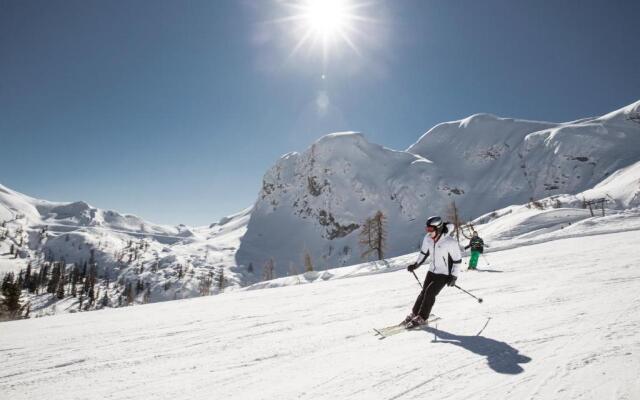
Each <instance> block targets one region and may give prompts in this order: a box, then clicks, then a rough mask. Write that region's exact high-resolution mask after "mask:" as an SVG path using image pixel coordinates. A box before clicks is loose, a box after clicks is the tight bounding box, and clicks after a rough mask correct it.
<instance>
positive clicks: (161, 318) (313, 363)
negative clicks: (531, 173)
mask: <svg viewBox="0 0 640 400" xmlns="http://www.w3.org/2000/svg"><path fill="white" fill-rule="evenodd" d="M498 211H499V212H500V213H503V214H504V215H503V217H498V218H496V219H494V220H492V221H491V222H488V223H486V225H484V226H480V225H479V227H480V228H481V229H482V231H483V232H487V236H490V235H489V233H488V232H489V230H495V232H513V233H514V235H515V236H512V239H516V240H519V245H518V246H517V247H515V248H511V249H502V250H501V249H499V247H500V246H502V244H507V245H508V244H509V243H508V241H509V240H511V239H508V238H506V237H505V238H503V239H504V240H499V239H495V240H493V239H492V240H491V245H492V247H491V248H490V249H489V250H490V252H489V253H487V254H486V256H485V257H483V258H482V259H481V264H480V268H481V270H480V271H466V270H463V272H462V276H461V277H460V279H459V284H460V285H461V286H462V287H463V288H465V289H467V290H469V291H471V292H472V293H474V294H475V295H477V296H481V297H482V298H483V299H484V302H483V303H482V304H479V303H478V302H476V301H475V300H474V299H472V298H471V297H469V296H468V295H466V294H465V293H463V292H461V291H459V290H456V289H455V288H445V289H443V291H442V292H441V293H440V295H439V296H438V299H437V301H436V304H435V307H434V309H433V312H434V313H435V314H437V315H438V316H440V317H441V318H442V319H441V320H440V321H438V322H437V324H436V325H434V326H432V327H429V328H426V329H424V330H422V331H412V332H404V333H401V334H399V335H396V336H392V337H389V338H386V339H382V340H381V339H379V338H378V337H376V336H375V335H374V334H373V331H372V328H374V327H383V326H387V325H390V324H393V323H397V322H398V321H399V320H401V319H402V318H403V317H404V315H405V314H406V313H407V312H408V310H409V308H410V306H411V304H412V303H413V301H414V299H415V296H416V295H417V294H418V291H419V287H418V285H417V283H416V281H415V280H414V278H413V277H412V276H411V275H410V274H408V273H407V272H406V270H404V267H405V266H406V264H407V260H408V259H409V258H411V259H414V257H415V254H412V255H407V256H403V257H400V258H397V259H389V260H386V262H385V263H381V262H372V263H366V264H361V265H354V266H350V267H344V268H339V269H332V270H327V271H323V272H314V273H309V274H305V276H306V275H310V276H319V275H324V278H320V277H319V279H317V280H316V281H315V283H312V284H304V285H298V284H296V282H295V281H293V278H294V277H289V278H281V279H279V281H280V282H279V283H280V286H283V287H277V288H274V289H269V290H242V291H234V292H230V293H224V294H223V295H219V296H212V297H202V298H197V299H189V300H179V301H174V302H166V303H161V304H148V305H144V306H140V307H127V308H122V309H110V310H104V311H100V312H93V313H81V314H72V315H58V316H55V317H51V318H38V319H30V320H23V321H12V322H5V323H2V327H1V328H0V329H2V334H1V335H0V354H2V355H3V357H4V358H3V363H2V373H1V374H0V393H3V394H4V395H5V396H6V397H7V398H11V399H34V398H45V397H46V398H50V399H54V400H55V399H68V398H106V397H108V398H111V399H114V400H117V399H132V398H146V397H151V398H163V399H164V398H166V399H176V398H177V399H192V400H197V399H210V398H212V397H214V398H233V399H314V400H317V399H337V398H339V399H424V398H437V399H478V400H485V399H486V400H489V399H541V400H555V399H567V400H573V399H587V400H591V399H593V400H596V399H603V398H614V399H637V398H640V381H639V380H638V379H637V378H638V371H640V357H638V354H639V353H640V335H638V331H639V330H640V313H638V312H637V310H638V307H640V297H639V296H638V284H637V283H638V281H639V280H640V270H639V269H638V268H636V264H637V261H636V257H635V254H634V252H633V251H632V249H636V248H638V246H640V235H638V231H639V229H640V213H639V212H638V210H637V209H636V210H635V211H633V210H628V211H624V212H619V213H616V214H612V215H607V216H605V217H601V216H594V217H591V216H590V215H589V211H588V210H584V209H580V210H576V209H569V208H567V209H564V208H559V209H546V210H538V209H536V208H527V207H526V206H514V207H511V208H509V209H504V210H498ZM580 213H582V214H586V215H582V216H581V217H580V218H582V219H581V221H582V222H581V223H579V224H578V223H576V222H575V219H576V217H579V216H577V215H576V214H580ZM554 221H555V222H556V224H555V227H556V229H555V231H554V232H551V231H546V232H545V231H544V230H545V228H543V227H546V229H550V228H551V227H553V226H554V225H553V222H554ZM572 221H573V223H572V224H571V226H570V227H567V224H568V223H571V222H572ZM493 225H495V226H493ZM498 225H500V226H499V227H498ZM558 225H564V226H565V228H564V229H561V228H559V227H558ZM566 229H572V232H571V233H570V235H567V236H564V237H561V236H556V237H555V239H553V240H551V241H542V242H539V243H537V244H536V241H538V240H542V239H544V238H545V237H546V238H549V237H550V236H548V235H561V234H564V232H565V230H566ZM516 231H517V232H519V233H518V234H516V233H515V232H516ZM613 232H617V233H613ZM525 234H528V235H529V236H530V238H529V239H528V240H527V239H525V238H524V237H522V235H525ZM466 261H467V259H466V258H465V260H464V262H465V263H466ZM487 262H488V263H490V264H487ZM417 273H418V274H419V275H420V277H421V278H423V277H424V268H420V269H418V270H417ZM338 278H342V279H338ZM300 279H301V280H303V281H304V276H301V277H300ZM287 280H288V283H287V282H284V281H287ZM299 282H300V281H299ZM87 382H111V383H116V384H115V385H113V384H110V385H93V386H91V388H88V387H87Z"/></svg>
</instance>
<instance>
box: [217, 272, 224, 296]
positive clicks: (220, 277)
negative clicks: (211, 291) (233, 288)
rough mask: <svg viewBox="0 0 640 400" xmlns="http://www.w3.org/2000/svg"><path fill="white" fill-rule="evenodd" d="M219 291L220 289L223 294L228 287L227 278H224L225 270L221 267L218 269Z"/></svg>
mask: <svg viewBox="0 0 640 400" xmlns="http://www.w3.org/2000/svg"><path fill="white" fill-rule="evenodd" d="M218 271H219V272H218V282H217V283H218V289H220V291H221V292H222V291H223V290H224V287H225V285H226V278H225V277H224V268H222V267H219V269H218Z"/></svg>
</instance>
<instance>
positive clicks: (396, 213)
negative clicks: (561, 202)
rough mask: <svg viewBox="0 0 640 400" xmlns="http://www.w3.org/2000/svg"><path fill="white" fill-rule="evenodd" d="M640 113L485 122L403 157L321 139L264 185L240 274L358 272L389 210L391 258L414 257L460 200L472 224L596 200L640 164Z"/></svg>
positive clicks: (344, 140)
mask: <svg viewBox="0 0 640 400" xmlns="http://www.w3.org/2000/svg"><path fill="white" fill-rule="evenodd" d="M638 113H640V102H636V103H634V104H631V105H629V106H627V107H625V108H623V109H620V110H617V111H614V112H612V113H610V114H607V115H605V116H602V117H599V118H587V119H583V120H579V121H573V122H568V123H548V122H534V121H523V120H514V119H506V118H498V117H495V116H492V115H488V114H477V115H473V116H471V117H469V118H466V119H463V120H460V121H454V122H448V123H443V124H439V125H437V126H435V127H434V128H432V129H431V130H430V131H428V132H427V133H425V134H424V135H423V136H422V137H421V138H420V139H419V140H418V142H416V143H415V144H414V145H412V146H410V147H409V148H408V149H407V150H406V151H394V150H391V149H387V148H384V147H382V146H379V145H376V144H373V143H369V142H367V141H366V140H365V138H364V137H363V136H362V135H361V134H359V133H352V132H347V133H335V134H330V135H327V136H324V137H322V138H321V139H319V140H318V141H317V142H315V143H314V144H313V145H312V146H311V147H310V148H309V149H307V150H306V151H305V152H303V153H289V154H286V155H284V156H283V157H282V158H281V159H280V160H279V161H278V162H277V163H276V164H275V165H274V166H273V167H272V168H271V169H270V170H269V171H268V172H267V173H266V174H265V176H264V179H263V184H262V189H261V191H260V194H259V198H258V200H257V201H256V203H255V206H254V209H253V212H252V214H251V219H250V221H249V225H248V227H247V232H246V234H245V235H244V237H243V238H242V242H241V245H240V248H239V250H238V253H237V255H236V262H237V263H238V264H239V265H245V266H248V265H249V264H250V263H251V264H252V265H253V267H254V268H258V271H259V270H260V268H261V267H262V266H263V265H264V264H265V263H266V262H267V261H268V260H269V259H273V260H274V262H275V272H276V275H277V276H282V275H287V274H289V273H291V272H296V271H297V272H302V271H303V270H304V267H303V260H304V255H305V253H309V255H310V256H311V259H312V260H313V263H314V269H316V270H321V269H325V268H327V267H330V266H340V265H348V264H352V263H356V262H359V261H361V257H360V255H361V253H362V252H363V250H364V249H363V248H362V247H361V246H360V244H359V235H358V233H359V231H360V227H361V226H362V224H363V223H364V221H365V220H366V219H367V218H370V217H373V215H374V214H375V213H376V212H377V211H378V210H380V211H382V212H383V213H384V214H385V216H386V217H387V224H386V227H387V238H388V240H387V246H386V249H385V250H386V251H385V256H396V255H400V254H404V253H407V252H411V251H414V250H415V249H416V248H417V246H418V243H419V242H420V240H421V238H422V234H423V225H424V220H425V219H426V218H427V217H428V216H429V215H434V214H438V215H445V214H447V209H448V208H449V207H450V205H451V203H452V202H453V201H455V202H456V205H457V207H458V209H459V212H460V214H461V215H462V217H463V218H465V219H472V218H474V217H477V216H479V215H482V214H484V213H486V212H490V211H492V210H495V209H498V208H502V207H505V206H507V205H511V204H518V203H525V202H527V201H529V200H530V199H531V198H534V199H539V198H543V197H548V196H551V195H555V194H561V193H568V194H575V193H579V192H582V191H584V190H587V189H590V188H592V187H594V186H595V185H597V184H598V183H599V182H601V181H603V180H604V179H605V178H607V177H608V176H610V175H611V174H613V173H614V172H615V171H617V170H619V169H620V168H623V167H627V166H629V165H631V164H633V163H634V162H636V161H638V160H640V123H638V122H637V121H635V120H634V119H633V118H632V117H633V116H634V115H636V114H638Z"/></svg>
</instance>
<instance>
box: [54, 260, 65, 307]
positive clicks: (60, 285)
mask: <svg viewBox="0 0 640 400" xmlns="http://www.w3.org/2000/svg"><path fill="white" fill-rule="evenodd" d="M65 283H66V282H65V277H64V269H63V268H62V265H61V266H60V279H59V280H58V290H57V291H56V297H57V298H58V299H60V300H62V299H64V285H65Z"/></svg>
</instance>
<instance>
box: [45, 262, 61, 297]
mask: <svg viewBox="0 0 640 400" xmlns="http://www.w3.org/2000/svg"><path fill="white" fill-rule="evenodd" d="M59 281H60V264H58V263H55V264H54V265H53V267H52V269H51V279H50V280H49V284H48V285H47V293H51V294H54V293H55V292H56V290H57V288H58V282H59Z"/></svg>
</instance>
